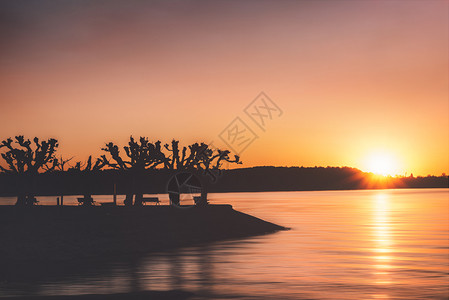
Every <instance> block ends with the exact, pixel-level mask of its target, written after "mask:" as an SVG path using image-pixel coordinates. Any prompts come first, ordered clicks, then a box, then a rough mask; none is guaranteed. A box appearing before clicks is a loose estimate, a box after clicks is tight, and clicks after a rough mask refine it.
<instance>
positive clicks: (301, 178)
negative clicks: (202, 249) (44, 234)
mask: <svg viewBox="0 0 449 300" xmlns="http://www.w3.org/2000/svg"><path fill="white" fill-rule="evenodd" d="M174 173H175V172H173V171H170V170H158V169H156V170H148V171H146V172H145V173H144V174H142V175H141V176H140V177H139V178H138V181H139V182H140V183H141V184H142V186H143V189H144V192H145V193H148V194H153V193H166V191H167V189H166V187H167V183H168V181H169V179H170V178H171V177H172V176H173V175H174ZM210 175H211V176H209V175H205V176H203V177H204V182H206V183H207V187H208V191H209V192H257V191H306V190H307V191H310V190H352V189H379V188H447V187H449V177H448V176H427V177H383V176H377V175H374V174H371V173H365V172H362V171H360V170H358V169H355V168H349V167H313V168H304V167H269V166H267V167H253V168H241V169H232V170H223V171H221V172H220V173H218V172H213V173H212V174H210ZM135 180H136V179H134V181H135ZM89 182H90V183H89V185H90V186H91V190H92V193H93V194H112V193H113V184H114V183H116V186H117V193H118V194H124V193H125V192H126V189H127V187H129V186H130V185H131V184H132V182H133V180H131V178H130V176H129V175H127V174H126V173H123V172H120V171H116V170H103V171H99V172H96V173H93V174H91V175H89ZM85 184H86V178H85V177H83V176H82V175H81V174H79V173H76V172H69V171H65V172H53V173H46V174H40V175H39V177H38V178H37V179H36V181H35V182H34V189H35V191H36V192H37V195H60V194H65V195H78V194H82V191H83V185H85ZM18 186H19V185H18V180H17V178H16V177H15V176H14V175H7V174H0V195H1V196H14V195H16V194H17V190H18Z"/></svg>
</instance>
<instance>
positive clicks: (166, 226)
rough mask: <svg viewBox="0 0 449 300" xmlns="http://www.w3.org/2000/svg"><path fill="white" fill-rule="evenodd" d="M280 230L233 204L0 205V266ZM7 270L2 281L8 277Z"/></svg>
mask: <svg viewBox="0 0 449 300" xmlns="http://www.w3.org/2000/svg"><path fill="white" fill-rule="evenodd" d="M281 230H288V228H286V227H283V226H279V225H276V224H273V223H270V222H267V221H264V220H262V219H259V218H257V217H254V216H251V215H248V214H245V213H242V212H239V211H236V210H234V209H233V208H232V206H231V205H209V206H207V207H191V208H187V209H181V208H174V207H170V206H164V205H159V206H144V207H124V206H117V207H100V206H94V207H80V206H46V205H42V206H33V207H16V206H0V239H1V240H2V245H1V246H0V262H2V263H7V264H8V265H10V266H11V267H13V266H14V265H16V264H18V263H21V264H22V263H23V264H25V265H26V264H28V263H29V264H33V263H34V262H50V263H55V262H64V261H70V260H71V259H74V258H75V259H95V258H96V257H98V258H114V257H118V258H120V257H128V256H129V257H138V256H142V255H145V254H148V253H150V252H160V251H170V250H173V249H176V248H180V247H185V246H194V245H198V244H204V243H209V242H214V241H221V240H229V239H239V238H244V237H250V236H255V235H263V234H268V233H274V232H276V231H281ZM7 269H8V268H7ZM3 271H6V272H1V271H0V278H1V277H2V276H5V275H6V276H8V271H7V270H5V269H4V270H3ZM9 271H11V272H14V273H16V272H15V271H14V270H13V269H10V270H9ZM2 273H3V274H2ZM4 273H6V274H4ZM9 275H11V274H9Z"/></svg>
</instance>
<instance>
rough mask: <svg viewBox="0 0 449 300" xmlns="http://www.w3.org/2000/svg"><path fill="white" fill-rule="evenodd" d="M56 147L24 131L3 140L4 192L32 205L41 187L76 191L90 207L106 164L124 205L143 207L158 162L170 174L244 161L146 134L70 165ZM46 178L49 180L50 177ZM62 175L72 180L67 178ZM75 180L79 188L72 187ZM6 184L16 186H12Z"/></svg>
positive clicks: (173, 196) (176, 197) (204, 195)
mask: <svg viewBox="0 0 449 300" xmlns="http://www.w3.org/2000/svg"><path fill="white" fill-rule="evenodd" d="M58 146H59V144H58V141H57V140H56V139H53V138H51V139H48V140H43V141H41V140H40V139H39V138H37V137H35V138H34V139H33V140H32V141H30V140H29V139H25V137H24V136H16V137H15V139H12V138H8V139H6V140H3V141H2V142H1V143H0V150H2V151H4V152H3V153H1V157H2V158H3V160H4V162H5V163H6V167H3V166H2V165H0V172H2V173H3V174H5V175H4V176H2V179H3V181H5V182H7V183H8V185H4V187H3V189H2V190H1V191H0V194H2V193H3V191H4V193H8V192H13V193H14V195H17V202H16V205H19V206H29V205H34V204H35V203H36V202H37V200H36V198H35V196H36V195H39V194H42V193H43V191H45V193H50V194H53V195H64V194H67V193H72V191H73V192H74V193H76V194H82V195H83V196H84V197H83V198H79V201H80V203H83V205H86V206H89V205H92V203H93V199H92V197H91V195H92V194H93V193H97V191H98V190H99V188H98V183H99V182H101V180H102V179H101V178H102V177H101V176H100V174H105V173H100V170H102V169H103V168H105V167H108V168H110V169H111V170H115V171H117V172H116V173H117V174H118V175H120V176H118V178H119V179H118V183H119V185H120V188H121V192H122V193H124V194H126V199H125V201H124V204H125V205H128V206H129V205H135V206H142V205H143V194H144V193H145V192H146V188H147V182H146V181H144V179H145V176H146V174H147V171H148V170H154V169H156V168H157V167H159V168H161V169H164V170H171V171H172V173H173V171H177V172H179V171H188V172H190V173H192V175H194V176H196V175H200V177H201V175H204V174H209V173H211V172H212V171H214V172H215V171H219V170H220V169H221V167H222V165H223V163H224V162H227V163H235V164H241V162H240V158H239V156H237V155H234V157H233V158H232V157H231V155H230V151H228V150H220V149H215V148H213V147H211V146H210V145H208V144H206V143H193V144H190V145H188V146H187V147H186V146H184V147H182V148H181V147H180V146H179V141H177V140H175V139H173V140H172V141H171V143H170V144H168V143H167V144H165V145H164V146H162V144H161V141H157V142H155V143H152V142H150V141H149V140H148V138H147V137H140V139H138V140H135V139H134V138H133V137H132V136H131V137H130V139H129V142H128V144H127V145H125V146H124V147H123V152H124V153H125V155H123V152H120V147H119V146H117V145H116V144H114V143H113V142H109V143H106V145H105V147H104V148H102V149H101V150H103V151H104V152H106V154H104V155H101V156H100V157H98V158H96V159H92V156H89V159H88V160H87V161H86V162H81V161H78V162H76V163H75V164H74V165H72V166H70V164H69V162H70V161H71V159H64V158H62V157H60V158H57V157H56V154H55V153H56V150H57V148H58ZM66 166H68V169H67V170H65V167H66ZM110 173H111V174H115V173H113V172H110ZM44 174H45V175H48V176H45V175H44ZM195 174H196V175H195ZM113 176H115V175H113ZM45 178H47V180H48V178H50V179H51V180H50V181H46V180H45ZM63 178H66V179H65V180H69V181H70V183H66V181H65V180H63ZM67 178H68V179H67ZM103 178H104V177H103ZM72 184H73V185H74V186H75V188H73V187H71V185H72ZM44 186H47V187H48V190H46V189H44V188H43V187H44ZM8 187H13V190H12V191H11V190H9V189H8ZM100 190H101V189H100ZM169 197H170V202H171V203H172V204H179V201H180V195H179V192H175V193H169ZM61 199H62V198H61ZM196 204H197V205H206V204H207V183H205V184H203V188H202V190H201V197H199V200H198V201H197V203H196Z"/></svg>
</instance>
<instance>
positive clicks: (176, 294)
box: [0, 291, 193, 300]
mask: <svg viewBox="0 0 449 300" xmlns="http://www.w3.org/2000/svg"><path fill="white" fill-rule="evenodd" d="M192 296H193V293H189V292H185V291H163V292H161V291H145V292H135V293H123V294H108V295H101V294H95V295H73V296H36V297H33V296H24V297H6V298H0V299H2V300H3V299H4V300H6V299H8V300H9V299H10V300H102V299H108V300H148V299H151V300H168V299H170V300H182V299H188V298H190V297H192Z"/></svg>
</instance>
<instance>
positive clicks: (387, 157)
mask: <svg viewBox="0 0 449 300" xmlns="http://www.w3.org/2000/svg"><path fill="white" fill-rule="evenodd" d="M364 170H365V171H366V172H370V173H374V174H377V175H383V176H393V175H397V174H398V173H399V163H398V160H397V159H396V158H395V157H394V155H392V154H390V153H387V152H375V153H371V154H370V155H368V156H367V158H366V162H365V167H364Z"/></svg>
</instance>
